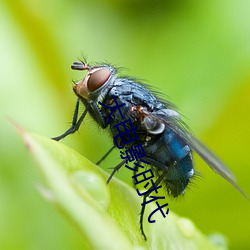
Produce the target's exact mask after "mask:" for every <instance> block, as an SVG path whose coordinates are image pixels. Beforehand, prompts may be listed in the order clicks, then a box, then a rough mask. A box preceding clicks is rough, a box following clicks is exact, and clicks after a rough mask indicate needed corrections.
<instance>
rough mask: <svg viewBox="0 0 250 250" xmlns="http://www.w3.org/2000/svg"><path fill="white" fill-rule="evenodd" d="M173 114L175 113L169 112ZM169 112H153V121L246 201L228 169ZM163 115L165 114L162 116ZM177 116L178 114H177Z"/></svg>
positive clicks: (177, 117)
mask: <svg viewBox="0 0 250 250" xmlns="http://www.w3.org/2000/svg"><path fill="white" fill-rule="evenodd" d="M171 112H175V111H171ZM171 112H170V111H169V110H167V109H166V110H165V112H164V110H162V111H160V112H159V113H158V114H157V112H154V114H152V115H153V117H154V119H156V120H158V122H161V123H163V124H164V125H165V126H166V127H168V128H170V129H171V130H173V131H174V132H175V133H176V134H177V135H178V136H179V137H180V138H181V139H182V140H184V141H185V142H186V143H187V144H188V145H189V146H190V148H192V149H193V150H194V151H195V152H196V153H197V154H198V155H199V156H200V157H201V158H202V159H203V160H204V161H205V162H206V163H207V164H208V165H209V166H210V167H211V168H212V169H213V170H214V171H215V172H216V173H218V174H219V175H221V176H222V177H223V178H224V179H226V180H227V181H228V182H229V183H231V184H232V185H233V186H234V187H235V188H236V189H237V190H238V191H239V192H240V193H241V194H242V195H244V196H245V197H246V198H247V199H248V197H247V195H246V194H245V193H244V192H243V191H242V189H241V188H240V187H239V186H238V185H237V184H236V178H235V176H234V175H233V173H232V172H231V171H230V170H229V169H228V167H227V166H226V165H225V164H224V163H223V162H222V161H221V160H220V159H219V158H218V157H217V156H216V155H215V154H214V153H213V152H212V151H211V150H210V149H208V148H207V147H206V146H205V145H204V144H203V143H202V142H200V141H199V140H198V139H196V138H195V137H194V136H193V135H192V134H191V133H190V132H189V131H188V129H187V128H186V127H185V125H183V123H182V122H181V120H180V118H179V116H177V115H171ZM163 113H165V114H163ZM177 114H178V113H177Z"/></svg>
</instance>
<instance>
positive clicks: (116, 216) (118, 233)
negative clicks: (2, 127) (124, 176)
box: [19, 128, 226, 250]
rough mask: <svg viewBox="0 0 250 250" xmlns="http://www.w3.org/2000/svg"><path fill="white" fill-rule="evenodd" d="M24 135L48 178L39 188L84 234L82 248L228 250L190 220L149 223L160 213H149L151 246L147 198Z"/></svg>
mask: <svg viewBox="0 0 250 250" xmlns="http://www.w3.org/2000/svg"><path fill="white" fill-rule="evenodd" d="M19 131H21V134H22V137H23V139H24V142H25V144H26V146H27V148H28V150H29V152H30V154H31V155H32V156H33V158H34V159H35V161H36V162H37V166H38V167H39V170H41V173H42V174H43V176H44V182H45V185H46V187H44V185H39V187H38V188H39V191H40V192H41V193H42V194H43V196H44V197H45V198H46V199H47V200H48V201H49V202H51V203H52V204H54V205H55V207H56V208H58V210H59V211H60V212H62V214H63V215H64V216H65V218H67V219H68V220H69V221H70V222H71V223H72V224H73V225H74V226H75V227H76V228H77V229H78V230H79V231H80V232H81V234H82V237H83V238H84V246H83V248H82V249H102V250H103V249H108V250H112V249H114V250H117V249H119V250H120V249H124V250H128V249H226V246H225V243H223V244H221V243H220V244H217V245H215V244H213V243H212V242H211V241H210V240H208V239H207V237H206V236H205V235H203V234H202V233H200V232H199V230H197V228H196V227H195V225H194V224H193V223H192V222H191V221H190V220H188V219H186V218H180V217H178V216H177V215H175V214H174V213H173V211H171V208H170V212H169V214H168V215H167V216H166V218H165V219H164V218H163V217H162V215H161V214H160V213H155V214H154V215H153V219H155V220H156V223H151V224H150V223H148V221H147V217H148V215H149V214H150V213H151V212H152V211H153V210H154V209H155V207H154V205H153V204H150V205H148V206H147V208H146V213H145V217H144V227H145V232H146V235H147V237H148V240H147V241H144V240H143V237H142V235H141V232H140V230H139V212H140V209H141V205H140V204H141V198H140V197H139V196H138V195H137V194H136V192H135V190H133V189H132V188H131V187H129V186H128V185H126V184H124V183H122V182H121V181H119V180H118V179H116V178H113V179H112V181H111V183H110V184H109V185H106V180H107V178H108V174H107V173H106V172H104V171H103V170H102V169H100V168H99V167H98V166H96V165H95V164H93V163H91V162H90V161H89V160H87V159H86V158H84V157H83V156H82V155H80V154H79V153H77V152H76V151H75V150H73V149H71V148H69V147H67V146H65V145H63V144H62V143H60V142H56V141H53V140H51V139H48V138H44V137H41V136H39V135H35V134H31V133H28V132H25V131H23V130H22V129H20V128H19Z"/></svg>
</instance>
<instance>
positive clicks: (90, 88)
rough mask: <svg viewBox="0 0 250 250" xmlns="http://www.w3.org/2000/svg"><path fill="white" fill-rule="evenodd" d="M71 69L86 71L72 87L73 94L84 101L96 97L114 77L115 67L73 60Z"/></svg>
mask: <svg viewBox="0 0 250 250" xmlns="http://www.w3.org/2000/svg"><path fill="white" fill-rule="evenodd" d="M71 69H74V70H87V71H88V72H87V74H86V76H85V77H84V78H83V79H82V80H80V81H79V82H77V83H76V84H75V86H74V87H73V90H74V92H75V94H76V95H77V96H78V97H80V98H81V99H83V100H84V101H85V100H86V101H88V100H89V99H96V98H97V97H98V96H99V95H100V94H101V92H102V91H103V89H104V88H105V87H106V86H108V85H109V84H110V83H112V82H113V79H114V78H115V77H116V72H115V69H114V68H113V67H111V66H109V65H99V66H89V65H88V64H86V63H83V62H74V63H73V64H72V66H71Z"/></svg>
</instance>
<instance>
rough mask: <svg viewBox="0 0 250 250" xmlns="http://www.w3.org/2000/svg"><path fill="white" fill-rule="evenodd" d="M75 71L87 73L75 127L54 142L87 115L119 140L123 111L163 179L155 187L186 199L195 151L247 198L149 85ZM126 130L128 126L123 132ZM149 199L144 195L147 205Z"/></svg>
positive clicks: (105, 72) (106, 68)
mask: <svg viewBox="0 0 250 250" xmlns="http://www.w3.org/2000/svg"><path fill="white" fill-rule="evenodd" d="M71 68H72V69H73V70H83V71H87V74H86V76H85V77H84V78H83V79H82V80H80V81H79V82H77V83H75V85H74V87H73V91H74V92H75V94H76V96H77V98H78V99H77V102H76V106H75V111H74V116H73V120H72V125H71V127H70V128H69V129H68V130H67V131H66V132H65V133H63V134H62V135H60V136H58V137H54V138H53V139H54V140H56V141H59V140H61V139H63V138H64V137H66V136H68V135H69V134H72V133H74V132H76V131H77V130H78V129H79V127H80V125H81V123H82V121H83V120H84V118H85V116H86V114H87V113H89V114H90V115H91V116H92V118H93V119H94V120H95V121H96V123H98V124H99V125H100V126H101V127H102V129H108V130H109V132H110V133H111V135H112V136H113V137H114V138H116V137H117V135H118V134H117V133H118V132H117V130H116V129H114V127H115V126H117V123H119V122H120V121H121V114H120V113H119V112H121V113H122V114H123V116H124V119H130V120H131V122H132V125H133V126H134V127H136V133H137V135H138V141H137V142H139V143H141V144H142V145H143V149H144V151H145V156H144V157H143V158H142V160H144V161H146V162H149V163H150V166H151V167H152V170H153V172H154V173H155V174H156V176H157V180H156V182H155V185H156V186H159V185H160V184H162V185H163V186H164V187H165V189H166V191H167V193H168V194H169V195H170V196H173V197H177V196H179V195H181V194H183V193H184V192H185V190H186V188H187V186H188V185H189V183H190V181H191V179H192V178H193V176H194V174H195V170H194V162H193V158H192V152H193V151H194V152H196V153H197V154H198V155H199V156H200V157H201V158H202V159H203V160H204V161H205V162H206V163H207V164H208V166H210V167H211V168H212V169H213V170H214V171H215V172H217V173H218V174H219V175H221V176H222V177H223V178H224V179H226V180H227V181H228V182H229V183H231V184H232V185H233V186H234V187H235V188H236V189H237V190H238V191H239V192H240V193H242V194H243V195H244V196H245V197H246V195H245V194H244V192H243V191H242V190H241V188H240V187H239V186H238V185H237V184H236V179H235V177H234V175H233V174H232V172H231V171H230V170H229V169H228V168H227V166H226V165H225V164H224V163H223V162H222V161H221V160H220V159H219V158H218V157H217V156H215V155H214V153H213V152H212V151H210V150H209V149H208V148H207V147H206V146H205V145H204V144H203V143H201V142H200V141H199V140H198V139H196V138H195V137H194V136H193V135H192V134H191V133H190V132H189V130H188V129H187V127H186V125H185V124H184V123H183V121H182V120H181V117H180V114H179V113H178V112H177V111H176V110H175V106H174V105H173V104H172V103H170V102H169V101H166V100H163V99H160V98H158V97H157V95H156V94H155V93H154V92H152V91H150V90H149V89H148V87H147V86H146V85H143V84H142V83H140V82H137V81H135V80H134V79H132V78H128V77H118V75H117V70H116V69H115V68H114V67H112V66H111V65H108V64H103V65H94V66H90V65H88V64H87V63H85V62H74V63H73V64H72V66H71ZM80 102H81V103H83V104H84V106H85V110H84V112H83V113H82V114H81V115H80V117H78V114H79V105H80ZM115 105H120V106H119V107H120V109H119V110H114V109H113V108H114V107H115ZM105 107H110V108H105ZM125 129H126V127H125V128H124V129H123V130H125ZM119 143H120V144H121V141H118V144H117V143H115V141H114V146H113V147H112V148H111V149H110V150H109V151H108V152H107V154H106V155H105V156H104V157H103V158H102V159H101V160H100V161H99V162H98V163H100V162H101V161H102V160H103V159H104V158H105V157H106V156H107V155H108V154H109V153H110V152H111V151H112V149H114V148H115V145H118V146H119V145H120V144H119ZM133 145H134V143H133V142H131V143H128V144H126V145H125V149H128V148H130V147H131V146H133ZM124 164H125V160H123V161H122V162H121V163H120V164H119V165H117V166H116V167H115V168H114V170H113V172H112V173H111V175H110V177H109V179H108V181H107V183H108V182H109V181H110V180H111V179H112V177H113V175H114V174H115V173H116V171H117V170H118V169H119V168H121V167H122V166H123V165H124ZM135 173H136V172H134V176H135ZM150 190H151V189H150ZM149 194H150V193H147V194H145V195H144V196H143V203H145V202H146V199H147V197H148V196H149ZM144 210H145V205H144V206H142V211H141V215H140V229H141V232H142V234H143V236H144V238H145V239H146V235H145V233H144V230H143V214H144Z"/></svg>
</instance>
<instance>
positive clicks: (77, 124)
mask: <svg viewBox="0 0 250 250" xmlns="http://www.w3.org/2000/svg"><path fill="white" fill-rule="evenodd" d="M79 104H80V101H79V99H78V100H77V102H76V106H75V110H74V116H73V120H72V124H71V127H70V128H69V129H68V130H67V131H66V132H65V133H63V134H62V135H59V136H57V137H53V138H51V139H53V140H55V141H60V140H61V139H63V138H64V137H66V136H68V135H69V134H73V133H75V132H76V131H77V130H78V129H79V127H80V125H81V123H82V121H83V119H84V117H85V116H86V114H87V112H88V110H89V105H87V106H86V109H85V110H84V112H83V113H82V115H81V116H80V118H79V120H78V121H77V119H78V112H79Z"/></svg>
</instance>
